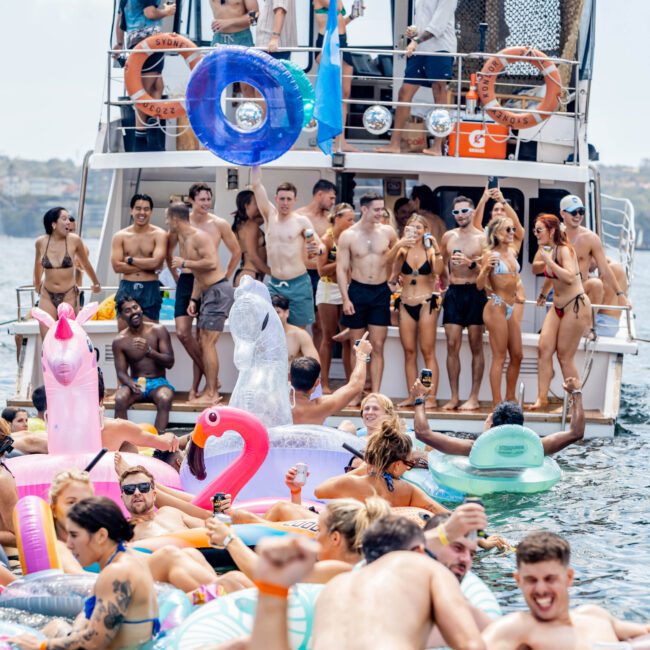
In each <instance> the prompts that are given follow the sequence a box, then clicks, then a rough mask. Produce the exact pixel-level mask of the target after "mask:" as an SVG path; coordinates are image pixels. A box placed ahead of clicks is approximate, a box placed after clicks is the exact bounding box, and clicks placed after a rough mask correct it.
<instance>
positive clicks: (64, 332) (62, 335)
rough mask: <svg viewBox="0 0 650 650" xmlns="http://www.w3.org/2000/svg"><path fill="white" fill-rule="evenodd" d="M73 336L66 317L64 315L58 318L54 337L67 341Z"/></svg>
mask: <svg viewBox="0 0 650 650" xmlns="http://www.w3.org/2000/svg"><path fill="white" fill-rule="evenodd" d="M73 336H74V334H73V332H72V328H71V327H70V323H68V319H67V318H66V317H65V316H63V317H62V318H59V320H58V321H57V323H56V330H55V332H54V338H55V339H57V340H58V341H67V340H68V339H71V338H72V337H73Z"/></svg>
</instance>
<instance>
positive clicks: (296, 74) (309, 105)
mask: <svg viewBox="0 0 650 650" xmlns="http://www.w3.org/2000/svg"><path fill="white" fill-rule="evenodd" d="M282 63H284V65H285V66H286V68H287V70H289V72H290V73H291V76H292V77H293V80H294V81H295V82H296V83H297V84H298V88H299V89H300V94H301V95H302V107H303V111H304V117H303V120H302V126H303V128H304V127H306V126H307V125H308V124H309V123H310V122H311V120H312V118H313V117H314V104H315V103H316V93H315V92H314V87H313V86H312V85H311V81H309V77H308V76H307V75H306V74H305V73H304V71H303V70H302V68H300V67H298V66H297V65H296V64H295V63H293V62H292V61H287V60H282Z"/></svg>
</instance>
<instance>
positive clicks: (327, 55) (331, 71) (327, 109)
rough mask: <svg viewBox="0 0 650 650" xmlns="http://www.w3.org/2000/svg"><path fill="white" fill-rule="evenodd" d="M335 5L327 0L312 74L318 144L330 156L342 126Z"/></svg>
mask: <svg viewBox="0 0 650 650" xmlns="http://www.w3.org/2000/svg"><path fill="white" fill-rule="evenodd" d="M337 5H338V2H337V0H330V5H329V10H328V12H327V29H326V30H325V38H324V39H323V51H322V52H321V57H320V66H319V68H318V76H317V77H316V106H315V108H314V117H315V118H316V121H317V122H318V146H319V147H320V149H321V151H322V152H323V153H324V154H327V155H328V156H331V155H332V145H333V143H334V138H335V137H336V136H337V135H340V133H341V131H342V129H343V107H342V104H343V87H342V81H341V55H340V50H339V28H338V15H337Z"/></svg>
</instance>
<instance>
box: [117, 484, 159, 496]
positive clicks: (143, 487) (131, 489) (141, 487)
mask: <svg viewBox="0 0 650 650" xmlns="http://www.w3.org/2000/svg"><path fill="white" fill-rule="evenodd" d="M152 487H153V485H151V483H127V484H126V485H123V486H122V487H121V490H122V493H123V494H126V495H127V496H130V497H131V496H133V495H134V494H135V491H136V490H138V491H139V492H140V494H146V493H147V492H149V491H150V490H151V488H152Z"/></svg>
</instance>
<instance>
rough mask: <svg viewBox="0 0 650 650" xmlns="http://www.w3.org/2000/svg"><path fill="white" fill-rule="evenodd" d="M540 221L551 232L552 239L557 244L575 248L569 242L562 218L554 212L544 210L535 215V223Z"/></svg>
mask: <svg viewBox="0 0 650 650" xmlns="http://www.w3.org/2000/svg"><path fill="white" fill-rule="evenodd" d="M538 222H541V224H542V225H543V226H544V227H545V228H546V229H547V230H548V231H549V232H550V233H551V240H552V241H553V243H554V244H555V245H556V246H568V247H569V248H570V249H571V250H573V246H571V244H570V243H569V240H568V239H567V236H566V232H564V229H563V228H562V224H561V223H560V220H559V219H558V218H557V217H556V216H555V215H554V214H547V213H544V212H542V213H541V214H538V215H537V216H536V217H535V225H537V223H538Z"/></svg>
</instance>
